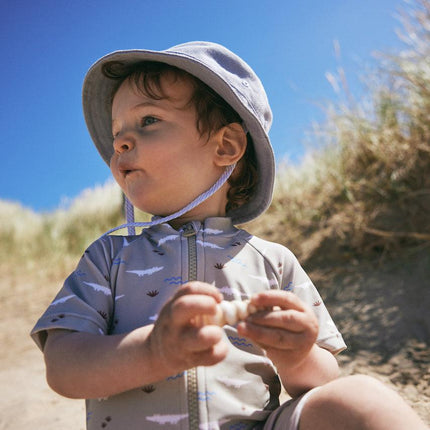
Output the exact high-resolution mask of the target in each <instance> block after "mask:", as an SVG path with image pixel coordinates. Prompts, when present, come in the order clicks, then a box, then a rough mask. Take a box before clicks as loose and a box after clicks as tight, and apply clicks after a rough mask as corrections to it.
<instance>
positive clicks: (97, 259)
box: [31, 238, 113, 350]
mask: <svg viewBox="0 0 430 430" xmlns="http://www.w3.org/2000/svg"><path fill="white" fill-rule="evenodd" d="M109 244H110V240H109V238H107V239H99V240H98V241H96V242H94V243H93V244H92V245H91V246H90V247H89V248H88V249H87V250H86V251H85V253H84V255H83V256H82V258H81V259H80V261H79V264H78V266H77V267H76V270H75V271H74V272H73V273H72V274H71V275H70V276H69V277H68V278H67V279H66V281H65V282H64V285H63V287H62V288H61V290H60V291H59V293H58V294H57V296H56V297H55V299H54V300H53V301H52V302H51V304H50V305H49V306H48V308H47V309H46V311H45V313H44V314H43V315H42V316H41V318H40V319H39V320H38V321H37V323H36V325H35V327H34V328H33V330H32V331H31V337H32V338H33V340H34V341H35V342H36V344H37V345H38V346H39V348H40V349H41V350H43V348H44V345H45V341H46V338H47V334H48V331H49V330H52V329H66V330H71V331H80V332H87V333H94V334H107V332H108V329H109V319H110V315H111V314H112V309H113V305H112V300H113V298H112V297H113V296H112V290H111V287H110V268H111V264H112V263H111V261H112V255H111V254H112V250H111V249H110V247H109Z"/></svg>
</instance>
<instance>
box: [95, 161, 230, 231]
mask: <svg viewBox="0 0 430 430" xmlns="http://www.w3.org/2000/svg"><path fill="white" fill-rule="evenodd" d="M235 167H236V163H235V164H232V165H231V166H227V168H226V169H225V171H224V173H223V174H222V175H221V176H220V178H219V179H218V180H217V181H216V182H215V184H213V185H212V187H210V188H209V189H208V190H207V191H205V192H203V193H202V194H200V195H199V196H198V197H197V198H195V199H194V200H193V201H192V202H191V203H189V204H188V205H187V206H185V207H184V208H182V209H180V210H179V211H177V212H175V213H173V214H171V215H167V216H165V217H155V216H154V217H153V218H152V220H151V221H148V222H135V221H134V207H133V205H132V204H131V202H130V200H128V198H127V197H126V198H125V216H126V221H127V222H126V223H125V224H122V225H120V226H118V227H115V228H112V229H111V230H109V231H107V232H106V233H105V234H104V235H103V236H106V235H108V234H111V233H113V232H114V231H117V230H121V229H123V228H127V230H128V234H129V235H130V236H132V235H135V234H136V230H135V228H136V227H152V226H153V225H157V224H162V223H165V222H168V221H171V220H172V219H175V218H178V217H180V216H181V215H183V214H185V213H187V212H189V211H190V210H192V209H194V208H195V207H196V206H198V205H200V204H201V203H203V202H204V201H205V200H207V199H208V198H209V197H211V196H212V195H213V194H215V193H216V192H217V191H218V190H219V189H220V188H221V187H222V186H223V185H224V184H225V183H226V182H227V180H228V178H229V177H230V176H231V174H232V173H233V170H234V168H235Z"/></svg>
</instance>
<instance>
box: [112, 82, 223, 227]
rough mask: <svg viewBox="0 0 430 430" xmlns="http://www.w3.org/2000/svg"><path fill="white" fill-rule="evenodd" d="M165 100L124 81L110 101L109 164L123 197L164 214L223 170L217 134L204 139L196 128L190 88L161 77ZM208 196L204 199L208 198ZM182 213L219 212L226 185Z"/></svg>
mask: <svg viewBox="0 0 430 430" xmlns="http://www.w3.org/2000/svg"><path fill="white" fill-rule="evenodd" d="M161 82H162V88H163V91H164V93H165V94H166V95H167V98H163V99H161V100H154V99H153V98H150V97H149V96H148V95H145V94H144V93H142V92H139V91H138V90H137V89H136V87H135V84H133V83H130V81H129V80H127V79H126V80H125V81H124V82H123V83H122V85H121V86H120V88H119V89H118V91H117V93H116V94H115V96H114V99H113V104H112V133H113V136H114V143H113V145H114V155H113V156H112V159H111V163H110V167H111V170H112V173H113V176H114V178H115V179H116V181H117V182H118V184H119V185H120V187H121V188H122V189H123V191H124V193H125V194H126V196H127V197H128V198H129V200H130V201H131V202H132V203H133V204H134V206H136V207H137V208H139V209H140V210H142V211H144V212H148V213H150V214H153V215H161V216H163V215H169V214H171V213H174V212H176V211H178V210H180V209H182V208H183V207H185V206H186V205H187V204H188V203H190V202H191V201H192V200H194V199H195V198H196V197H197V196H199V195H200V194H201V193H202V192H204V191H206V190H207V189H208V188H210V187H211V186H212V185H213V184H214V183H215V182H216V180H217V179H218V178H219V177H220V175H221V174H222V172H223V167H219V166H217V165H216V163H215V162H214V155H215V152H216V148H217V136H218V133H213V135H212V136H211V138H210V139H209V140H208V138H207V136H206V135H203V136H201V135H200V133H199V132H198V130H197V127H196V118H197V116H196V111H195V108H194V106H192V105H191V104H188V105H187V102H188V101H189V100H190V98H191V95H192V91H193V86H192V84H191V83H190V82H189V81H187V80H186V79H174V78H173V77H172V76H170V75H166V76H163V77H162V79H161ZM209 200H210V201H209ZM209 200H208V201H207V202H205V203H203V204H202V205H200V206H198V207H197V208H195V209H194V210H193V211H192V212H193V213H189V214H187V216H186V217H184V219H183V222H185V221H186V220H189V219H194V220H196V219H200V220H203V219H204V218H206V217H208V216H222V215H224V212H225V204H226V188H225V187H224V188H222V189H221V190H220V191H219V192H218V193H216V194H215V195H214V196H212V198H211V199H209Z"/></svg>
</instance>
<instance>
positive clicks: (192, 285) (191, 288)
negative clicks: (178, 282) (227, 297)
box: [173, 281, 223, 303]
mask: <svg viewBox="0 0 430 430" xmlns="http://www.w3.org/2000/svg"><path fill="white" fill-rule="evenodd" d="M188 294H205V295H208V296H211V297H213V298H214V299H215V300H216V301H217V302H218V303H219V302H220V301H221V300H222V299H223V295H222V294H221V293H220V292H219V291H218V289H217V288H216V287H215V286H213V285H211V284H208V283H207V282H199V281H192V282H187V283H186V284H184V285H182V286H181V287H180V288H179V289H178V291H177V292H176V293H175V295H174V297H173V300H175V299H176V298H179V297H181V296H185V295H188Z"/></svg>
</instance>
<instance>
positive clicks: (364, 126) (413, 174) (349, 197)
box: [251, 0, 430, 260]
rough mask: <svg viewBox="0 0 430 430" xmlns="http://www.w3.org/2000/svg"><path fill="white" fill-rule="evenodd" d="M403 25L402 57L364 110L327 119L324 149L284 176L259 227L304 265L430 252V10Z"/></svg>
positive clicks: (370, 82) (389, 63)
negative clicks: (417, 249) (411, 250)
mask: <svg viewBox="0 0 430 430" xmlns="http://www.w3.org/2000/svg"><path fill="white" fill-rule="evenodd" d="M402 20H403V28H404V33H402V35H401V37H402V39H403V41H404V42H405V48H404V50H402V51H401V52H400V53H399V54H398V55H391V56H388V55H381V56H380V64H379V67H378V69H377V70H375V71H374V72H373V73H370V74H368V75H367V76H365V80H366V82H367V88H368V93H367V94H366V96H365V97H363V99H362V100H360V101H355V100H353V99H352V97H351V95H350V94H347V95H346V97H343V98H342V100H346V101H340V102H339V103H338V104H332V105H331V106H330V107H329V108H328V109H327V111H326V121H325V122H324V123H323V124H320V125H318V126H316V127H315V128H314V130H313V132H314V134H313V136H314V143H316V145H315V147H317V148H318V149H314V150H313V151H310V152H309V153H308V154H307V155H306V157H305V159H304V161H303V162H302V164H301V165H299V166H292V165H286V166H283V168H281V169H280V173H279V175H278V178H277V190H276V194H275V199H274V203H273V205H272V208H271V210H270V211H269V212H268V213H267V214H266V215H265V216H264V217H262V218H261V219H260V220H258V221H257V222H255V223H254V224H253V225H252V227H251V228H252V229H253V231H256V232H258V233H260V234H264V235H267V236H269V237H270V238H271V239H273V240H275V241H280V242H283V243H285V242H287V244H288V245H289V246H290V247H291V248H293V249H294V250H295V251H296V252H297V253H298V254H299V256H300V257H301V258H302V259H304V260H307V259H309V258H317V257H323V258H327V256H328V255H333V256H335V257H336V258H339V257H342V256H345V257H347V258H350V257H351V256H368V257H372V256H373V255H374V253H375V252H377V253H378V254H381V253H391V254H393V253H396V252H399V251H400V250H401V249H404V248H405V247H408V246H415V245H417V244H422V243H427V244H428V243H430V174H429V173H430V62H429V58H430V2H429V1H428V0H423V1H419V2H417V3H415V4H414V5H413V6H411V7H410V9H409V10H408V13H406V12H405V13H404V15H403V18H402ZM333 79H336V78H334V77H333V76H331V80H333ZM338 80H339V81H342V80H343V75H342V73H340V76H339V77H338ZM337 87H338V88H340V87H341V85H340V84H339V85H337Z"/></svg>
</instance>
